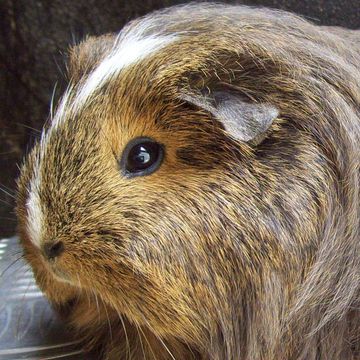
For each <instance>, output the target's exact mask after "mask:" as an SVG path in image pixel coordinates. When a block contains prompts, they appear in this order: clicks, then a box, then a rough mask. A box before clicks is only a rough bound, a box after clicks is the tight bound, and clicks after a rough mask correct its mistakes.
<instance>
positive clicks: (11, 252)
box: [0, 238, 85, 360]
mask: <svg viewBox="0 0 360 360" xmlns="http://www.w3.org/2000/svg"><path fill="white" fill-rule="evenodd" d="M20 256H21V249H20V248H19V246H18V243H17V239H16V238H10V239H2V240H0V276H1V277H0V359H1V360H5V359H6V360H14V359H31V360H35V359H41V360H47V359H49V360H50V359H65V360H70V359H72V360H75V359H85V356H84V355H83V354H82V352H81V349H80V348H79V345H78V344H77V342H76V341H75V339H72V338H71V337H70V336H69V335H68V332H67V330H66V329H65V327H64V325H63V324H61V323H60V321H59V320H58V319H57V318H56V315H55V314H54V313H53V311H52V309H51V307H50V305H49V304H48V302H47V301H46V299H45V298H44V296H43V295H42V293H41V292H40V290H39V289H38V287H37V286H36V284H35V281H34V278H33V276H32V272H31V269H30V268H29V267H28V265H27V264H25V263H24V262H23V261H22V259H20ZM17 259H19V260H17Z"/></svg>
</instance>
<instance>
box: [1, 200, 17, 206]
mask: <svg viewBox="0 0 360 360" xmlns="http://www.w3.org/2000/svg"><path fill="white" fill-rule="evenodd" d="M0 201H1V202H2V203H4V204H5V205H7V206H10V207H13V206H14V205H13V204H11V203H9V202H7V201H5V200H3V199H0Z"/></svg>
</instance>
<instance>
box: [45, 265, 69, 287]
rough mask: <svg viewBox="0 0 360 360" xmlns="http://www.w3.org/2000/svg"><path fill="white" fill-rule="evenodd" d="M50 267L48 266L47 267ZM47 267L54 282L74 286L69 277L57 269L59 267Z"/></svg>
mask: <svg viewBox="0 0 360 360" xmlns="http://www.w3.org/2000/svg"><path fill="white" fill-rule="evenodd" d="M49 265H50V266H49ZM49 265H48V266H47V267H50V272H51V274H52V275H53V277H54V278H55V280H57V281H60V282H64V283H67V284H70V285H73V286H74V285H76V284H74V282H73V281H72V280H71V278H70V276H69V275H68V274H67V273H66V272H65V271H63V270H61V269H59V267H57V266H55V265H54V264H49Z"/></svg>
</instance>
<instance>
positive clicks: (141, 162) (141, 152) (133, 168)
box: [120, 137, 164, 177]
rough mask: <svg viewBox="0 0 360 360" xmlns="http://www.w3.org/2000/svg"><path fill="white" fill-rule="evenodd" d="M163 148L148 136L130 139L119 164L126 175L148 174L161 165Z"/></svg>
mask: <svg viewBox="0 0 360 360" xmlns="http://www.w3.org/2000/svg"><path fill="white" fill-rule="evenodd" d="M163 157H164V149H163V146H162V145H161V144H159V143H158V142H156V141H154V140H152V139H150V138H144V137H141V138H136V139H133V140H131V141H130V142H129V143H128V144H127V146H126V147H125V150H124V152H123V154H122V157H121V161H120V166H121V169H122V171H123V173H124V174H125V175H126V176H128V177H133V176H144V175H150V174H152V173H153V172H154V171H156V170H157V169H158V168H159V166H160V165H161V162H162V159H163Z"/></svg>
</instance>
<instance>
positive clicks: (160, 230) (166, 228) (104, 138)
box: [18, 10, 328, 351]
mask: <svg viewBox="0 0 360 360" xmlns="http://www.w3.org/2000/svg"><path fill="white" fill-rule="evenodd" d="M177 11H184V10H177ZM226 11H228V10H226ZM229 11H230V10H229ZM247 11H248V10H247ZM164 14H165V15H164ZM164 14H162V13H160V14H158V15H154V16H153V17H148V18H145V19H142V20H138V21H136V22H134V23H130V25H128V26H127V27H126V28H125V29H124V30H123V31H122V32H121V33H120V35H118V36H113V35H109V36H105V37H100V38H89V39H87V40H86V41H84V42H83V43H81V44H80V45H78V46H77V47H75V48H73V49H72V51H71V57H70V63H69V77H70V82H69V86H68V89H67V90H66V92H65V94H64V95H63V97H62V99H61V101H60V102H59V105H58V106H57V109H56V112H55V114H54V116H53V118H52V119H51V122H50V123H49V124H48V126H47V127H46V128H45V129H44V131H43V133H42V136H41V139H40V140H39V142H38V143H37V144H36V145H35V147H34V148H33V150H32V151H31V152H30V154H29V155H28V156H27V158H26V161H25V163H24V165H23V168H22V172H21V176H20V179H19V197H18V214H19V231H20V235H21V241H22V244H23V246H24V249H25V256H26V258H27V260H28V261H29V262H30V264H31V265H32V267H33V270H34V273H35V276H36V279H37V282H38V284H39V286H40V287H41V289H42V290H43V291H44V292H45V294H46V295H47V296H48V298H49V299H50V301H52V302H53V303H54V304H59V305H61V304H62V303H66V302H67V301H69V300H70V299H72V298H74V297H76V296H80V295H79V294H81V293H82V292H85V293H89V294H95V295H96V296H98V297H100V298H101V299H102V301H103V302H104V303H105V304H106V306H109V308H111V309H115V310H116V312H118V313H120V314H122V315H125V316H126V317H127V318H128V319H129V321H131V322H134V323H136V324H140V325H142V326H146V327H148V328H149V329H150V330H151V331H152V332H154V333H155V334H156V335H158V336H164V337H166V336H173V337H176V338H179V339H181V340H182V341H185V342H187V343H190V344H191V343H196V344H198V346H200V347H201V346H203V348H206V346H210V345H209V344H212V345H211V346H216V341H215V339H218V338H220V337H221V338H222V339H227V340H226V341H227V346H228V347H231V346H232V345H231V344H233V341H232V340H231V339H235V337H236V336H238V334H240V333H244V332H247V331H250V330H249V328H244V324H245V323H246V322H247V321H249V318H251V321H252V322H258V323H260V322H261V320H262V318H265V317H266V316H267V315H266V314H268V312H271V311H272V310H271V309H274V308H276V307H274V306H273V305H274V302H277V301H280V300H279V299H280V298H281V299H282V300H281V301H283V303H284V305H283V306H282V307H278V308H276V309H280V308H281V309H285V308H286V304H288V303H290V301H291V296H292V294H293V292H294V291H295V289H296V287H297V286H298V285H299V284H300V282H301V279H302V277H303V276H304V274H305V273H306V271H307V269H308V266H309V265H310V264H311V262H312V259H313V254H314V251H315V250H314V249H316V247H317V244H318V240H317V239H318V231H319V228H320V227H321V226H322V221H323V218H324V217H323V213H324V211H325V210H324V209H326V206H327V199H326V197H325V196H323V195H322V194H324V189H325V188H326V187H327V186H328V181H327V180H326V179H327V171H328V168H326V169H325V167H324V166H323V164H324V160H323V157H322V155H321V152H320V149H319V148H318V147H317V146H316V144H315V143H314V141H312V138H311V135H310V133H309V131H304V128H305V127H306V124H307V123H306V121H305V120H304V121H303V122H301V121H299V119H300V120H301V119H303V118H304V119H305V118H306V116H308V113H309V111H308V109H309V108H310V105H309V104H306V100H303V103H301V101H299V99H305V98H306V97H302V96H300V95H301V94H300V93H301V91H308V90H303V89H302V88H300V87H299V86H298V83H297V77H298V78H299V79H300V78H301V76H302V74H303V73H301V71H303V72H304V74H305V75H306V69H305V67H304V69H305V70H301V71H300V70H299V69H295V70H294V63H292V60H291V61H290V60H289V62H288V63H286V62H285V61H284V60H283V55H284V53H280V51H279V52H277V50H276V49H281V48H282V49H284V48H286V47H287V46H288V40H287V39H285V38H282V37H279V36H278V37H277V39H276V47H275V45H274V47H273V48H271V47H270V46H269V48H267V47H266V46H264V44H265V40H264V38H265V35H264V34H266V36H270V37H271V36H273V35H271V34H268V33H266V31H265V30H264V27H266V26H265V25H264V26H262V25H261V24H262V22H261V21H260V20H256V19H258V17H259V16H258V15H257V17H254V19H253V20H251V21H252V23H251V21H250V20H246V21H250V23H249V25H248V27H246V26H244V27H243V28H241V29H240V30H239V31H238V32H237V34H236V35H234V33H233V32H232V31H231V26H232V25H231V22H230V23H226V21H228V20H226V21H225V20H224V21H223V22H221V23H218V22H217V20H215V17H216V16H215V12H214V13H213V14H212V13H211V14H212V15H211V14H210V13H209V14H210V15H211V16H213V19H209V20H208V22H206V21H204V19H203V14H202V15H201V14H200V15H196V16H198V18H196V16H195V19H193V20H192V21H185V20H183V21H179V22H178V23H177V22H171V21H170V20H169V19H168V18H167V17H166V16H168V15H169V14H167V15H166V13H164ZM210 15H209V16H210ZM156 16H157V17H158V18H157V17H156ZM211 16H210V17H211ZM229 16H230V12H229ZM168 17H169V16H168ZM230 17H231V16H230ZM246 17H247V19H248V18H249V17H248V14H247V13H246V14H245V15H244V19H245V18H246ZM274 17H275V15H274ZM170 18H171V17H170ZM259 19H260V17H259ZM167 21H168V22H167ZM229 21H230V20H229ZM244 21H245V20H244ZM256 21H258V26H255V25H254V24H255V23H256ZM296 21H299V20H296ZM250 28H251V31H250V30H249V29H250ZM294 41H295V40H294ZM299 48H300V47H299ZM289 56H290V55H289ZM297 71H298V72H297ZM305 75H304V76H305ZM304 78H305V77H304ZM299 82H300V81H299ZM299 94H300V95H299ZM310 98H311V96H310ZM306 106H309V108H306ZM314 109H315V106H314ZM323 116H325V115H324V114H323ZM270 294H271V296H270ZM255 304H257V306H258V307H257V308H258V309H260V310H259V311H255V310H254V311H253V310H252V306H255ZM278 311H279V313H278V314H277V315H276V316H275V318H277V319H280V318H281V311H285V310H278ZM275 322H276V321H275ZM274 326H275V325H274ZM272 328H273V327H272ZM267 331H268V330H267V327H266V324H265V325H264V326H263V328H262V330H261V333H262V336H263V340H264V339H266V338H267V335H266V334H267ZM249 334H250V335H248V337H247V339H249V336H250V337H251V333H249ZM242 338H244V339H245V338H246V337H245V336H243V337H242ZM234 341H235V340H234ZM244 341H248V340H244ZM259 341H260V340H259ZM264 341H266V340H264ZM199 344H200V345H199ZM229 351H230V350H229Z"/></svg>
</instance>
